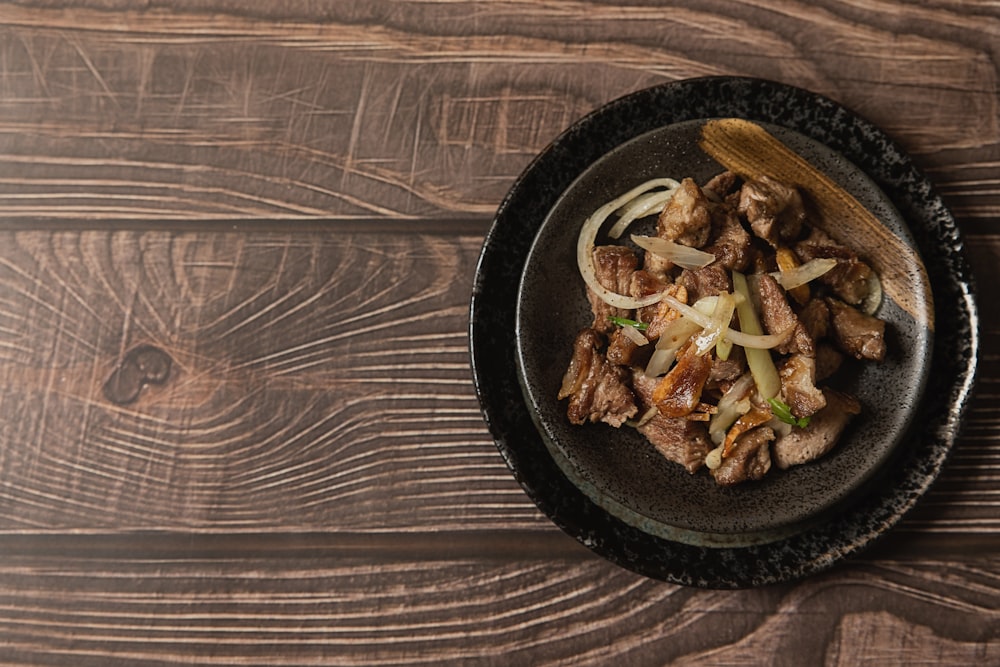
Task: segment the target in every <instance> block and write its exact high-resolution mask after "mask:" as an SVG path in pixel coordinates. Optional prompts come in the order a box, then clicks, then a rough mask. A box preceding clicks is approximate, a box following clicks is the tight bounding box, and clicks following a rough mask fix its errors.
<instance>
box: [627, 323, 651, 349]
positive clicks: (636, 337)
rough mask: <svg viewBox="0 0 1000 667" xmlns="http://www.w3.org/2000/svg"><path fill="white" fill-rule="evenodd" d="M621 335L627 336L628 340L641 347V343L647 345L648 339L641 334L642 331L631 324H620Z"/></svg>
mask: <svg viewBox="0 0 1000 667" xmlns="http://www.w3.org/2000/svg"><path fill="white" fill-rule="evenodd" d="M622 335H623V336H625V337H626V338H628V339H629V340H630V341H632V342H633V343H635V344H636V345H638V346H639V347H642V346H643V345H649V339H648V338H646V337H645V336H643V335H642V332H641V331H639V330H638V329H636V328H635V327H634V326H632V325H631V324H625V325H623V326H622Z"/></svg>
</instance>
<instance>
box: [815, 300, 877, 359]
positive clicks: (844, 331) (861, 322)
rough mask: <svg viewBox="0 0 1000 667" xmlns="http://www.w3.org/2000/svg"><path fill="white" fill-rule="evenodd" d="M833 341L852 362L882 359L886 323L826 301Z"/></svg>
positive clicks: (842, 305) (851, 307)
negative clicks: (849, 356)
mask: <svg viewBox="0 0 1000 667" xmlns="http://www.w3.org/2000/svg"><path fill="white" fill-rule="evenodd" d="M826 303H827V305H828V306H829V307H830V324H831V329H832V333H833V340H834V341H835V342H836V343H837V345H838V347H840V349H841V350H843V351H844V352H846V353H847V354H850V355H852V356H853V357H854V358H855V359H868V360H870V361H882V360H883V359H885V322H884V321H883V320H880V319H879V318H877V317H872V316H871V315H866V314H865V313H862V312H861V311H860V310H858V309H857V308H855V307H853V306H849V305H847V304H846V303H844V302H843V301H840V300H839V299H834V298H832V297H831V298H827V300H826Z"/></svg>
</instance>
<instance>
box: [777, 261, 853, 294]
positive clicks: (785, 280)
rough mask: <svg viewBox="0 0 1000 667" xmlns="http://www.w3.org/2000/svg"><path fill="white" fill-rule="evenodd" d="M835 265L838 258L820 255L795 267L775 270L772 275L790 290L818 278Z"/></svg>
mask: <svg viewBox="0 0 1000 667" xmlns="http://www.w3.org/2000/svg"><path fill="white" fill-rule="evenodd" d="M835 266H837V260H835V259H833V258H832V257H819V258H817V259H811V260H809V261H808V262H806V263H805V264H800V265H799V266H796V267H795V268H794V269H789V270H787V271H775V272H774V273H772V274H771V277H772V278H774V279H775V280H777V281H778V284H779V285H781V286H782V287H784V288H785V289H786V290H790V289H795V288H796V287H799V286H801V285H805V284H806V283H808V282H810V281H812V280H816V279H817V278H819V277H820V276H821V275H823V274H824V273H826V272H827V271H829V270H830V269H832V268H833V267H835Z"/></svg>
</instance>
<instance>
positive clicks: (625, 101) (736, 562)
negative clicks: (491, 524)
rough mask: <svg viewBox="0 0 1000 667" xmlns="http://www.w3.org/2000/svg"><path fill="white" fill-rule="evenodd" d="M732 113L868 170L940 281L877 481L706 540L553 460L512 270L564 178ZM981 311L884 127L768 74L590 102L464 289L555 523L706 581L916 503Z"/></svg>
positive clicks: (516, 445)
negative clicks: (611, 508) (771, 536)
mask: <svg viewBox="0 0 1000 667" xmlns="http://www.w3.org/2000/svg"><path fill="white" fill-rule="evenodd" d="M711 117H739V118H746V119H749V120H755V121H761V122H766V123H772V124H774V125H779V126H782V127H787V128H789V129H791V130H794V131H796V132H799V133H800V134H803V135H805V136H807V137H810V138H812V139H814V140H816V141H819V142H821V143H823V144H825V145H826V146H828V147H829V148H831V149H833V150H835V151H837V152H839V153H841V154H842V155H844V157H846V158H847V159H848V160H849V161H851V162H852V163H853V164H854V165H856V166H857V167H858V168H860V169H861V170H862V171H864V172H865V173H866V174H867V175H868V176H869V178H871V179H872V180H873V181H874V182H875V183H876V185H878V186H879V187H880V188H881V189H882V191H883V192H884V193H885V194H886V196H887V197H888V198H889V199H890V200H891V201H892V202H893V204H894V205H895V206H896V208H897V209H898V210H899V212H900V213H901V214H902V216H903V217H904V218H905V219H906V220H907V221H908V223H909V225H910V230H911V232H912V234H913V237H914V240H915V241H916V244H917V247H918V249H919V251H920V253H921V255H922V256H923V258H924V262H925V265H926V268H927V271H928V274H929V276H930V280H931V286H932V289H933V291H934V295H935V320H936V323H937V325H936V331H935V336H934V347H933V354H932V360H931V370H930V376H931V377H932V378H933V381H932V382H933V385H934V388H935V390H934V391H929V392H926V393H925V395H924V397H923V400H922V402H921V409H920V410H919V411H918V414H919V415H920V419H921V423H920V424H918V425H915V426H918V428H913V429H911V434H910V435H909V436H908V437H907V439H906V441H905V442H904V443H902V446H900V447H899V451H898V455H897V456H896V457H895V458H894V459H893V460H892V461H891V463H890V464H889V465H888V466H887V468H886V470H884V471H883V474H882V477H881V478H880V483H879V484H878V485H875V486H874V487H873V488H872V489H871V490H870V491H869V492H868V493H867V494H866V495H865V496H864V497H863V498H859V499H858V501H857V502H856V503H854V504H853V505H851V506H850V507H849V508H848V509H846V510H845V511H842V512H839V513H837V514H835V515H833V516H830V517H827V518H826V519H825V520H824V521H822V522H820V523H818V524H815V525H812V526H809V527H807V528H805V529H803V530H802V531H801V532H799V533H796V534H794V535H790V536H788V537H786V538H783V539H780V540H777V541H774V542H768V543H765V544H759V545H751V546H741V547H704V546H693V545H687V544H682V543H678V542H673V541H670V540H667V539H664V538H661V537H657V536H654V535H651V534H649V533H646V532H643V531H642V530H640V529H638V528H635V527H633V526H630V525H628V524H627V523H625V522H623V521H621V520H620V519H617V518H615V517H614V516H611V515H610V514H609V513H608V512H606V511H605V510H604V509H602V508H601V507H599V506H598V505H596V504H595V503H594V502H593V501H591V500H590V499H589V498H588V497H587V496H586V495H585V494H584V493H583V492H582V491H581V490H580V489H578V488H577V487H576V486H574V485H573V483H572V482H570V481H569V480H568V479H567V478H566V477H565V475H563V473H562V472H561V470H560V469H559V467H558V466H557V464H556V463H555V461H554V460H553V459H552V457H551V455H550V452H549V450H548V448H547V447H546V446H545V444H544V442H543V441H542V438H541V435H540V434H539V432H538V431H537V429H536V427H535V424H534V422H533V420H532V417H531V415H530V414H529V411H528V409H527V406H526V405H525V402H524V399H523V397H522V394H521V388H520V384H519V380H518V376H517V371H516V362H515V346H514V341H513V339H514V330H515V313H516V307H517V290H518V284H519V278H520V274H521V271H522V269H523V266H524V262H525V260H526V258H527V255H528V251H529V249H530V246H531V243H532V241H533V239H534V236H535V233H536V232H537V230H538V228H539V226H540V225H541V223H542V221H543V220H544V219H545V216H546V215H547V213H548V211H549V210H550V209H551V207H552V206H553V205H554V203H555V201H556V200H557V199H558V197H559V196H560V195H561V194H562V192H563V191H565V189H566V188H567V187H568V186H569V185H570V183H572V182H573V180H574V179H575V178H576V177H577V176H578V175H579V174H580V173H582V172H583V171H584V170H585V169H586V168H587V167H588V166H589V165H591V164H592V163H594V162H595V161H596V160H597V159H599V158H600V157H601V156H602V155H603V154H604V153H606V152H607V151H609V150H611V149H613V148H615V147H616V146H618V145H620V144H621V143H624V142H625V141H628V140H629V139H632V138H634V137H636V136H638V135H640V134H643V133H645V132H648V131H650V130H653V129H656V128H658V127H663V126H666V125H669V124H672V123H677V122H681V121H686V120H695V119H699V118H711ZM978 330H979V323H978V311H977V307H976V303H975V290H974V286H973V283H972V275H971V270H970V268H969V266H968V263H967V260H966V258H965V252H964V243H963V240H962V237H961V234H960V232H959V229H958V226H957V224H956V222H955V220H954V218H953V216H952V215H951V213H950V211H948V209H947V207H946V206H945V204H944V202H943V201H942V200H941V198H940V197H939V196H938V195H937V194H936V192H935V191H934V188H933V186H932V185H931V184H930V182H929V181H928V180H927V179H926V178H925V177H924V176H923V174H922V173H921V172H920V171H919V170H918V169H917V167H916V166H915V165H914V164H913V162H912V160H911V159H910V158H909V157H908V156H907V155H906V154H905V153H904V152H903V151H902V150H901V149H900V148H899V147H898V146H897V145H896V144H895V143H894V142H893V141H891V140H890V139H889V138H888V137H887V136H886V135H885V134H884V133H883V132H882V131H881V130H879V129H878V128H877V127H875V126H874V125H872V124H871V123H869V122H868V121H866V120H864V119H862V118H861V117H859V116H858V115H856V114H855V113H853V112H851V111H849V110H848V109H846V108H845V107H843V106H841V105H840V104H838V103H836V102H834V101H833V100H831V99H829V98H826V97H824V96H821V95H818V94H816V93H812V92H810V91H807V90H804V89H801V88H796V87H793V86H788V85H785V84H782V83H778V82H774V81H768V80H763V79H752V78H745V77H705V78H699V79H688V80H683V81H676V82H672V83H667V84H663V85H660V86H655V87H652V88H647V89H644V90H640V91H637V92H635V93H632V94H629V95H626V96H625V97H622V98H619V99H618V100H615V101H612V102H610V103H608V104H607V105H605V106H602V107H601V108H599V109H597V110H596V111H594V112H592V113H591V114H589V115H587V116H585V117H584V118H582V119H581V120H579V121H578V122H576V123H575V124H574V125H572V126H571V127H570V128H569V129H567V130H566V131H565V132H563V133H562V134H561V135H560V136H559V137H558V138H556V139H555V140H554V141H553V142H552V143H551V144H550V145H549V146H548V147H547V148H546V149H545V150H543V151H542V152H541V153H540V154H539V155H538V156H537V157H536V158H535V159H534V160H533V161H532V162H531V164H530V165H529V166H528V167H527V168H526V169H525V171H524V172H523V173H522V174H521V175H520V177H519V178H518V179H517V180H516V181H515V183H514V185H513V187H512V188H511V190H510V192H509V193H508V195H507V197H506V198H505V199H504V200H503V202H502V203H501V205H500V207H499V208H498V211H497V214H496V216H495V218H494V221H493V225H492V226H491V228H490V231H489V233H488V234H487V236H486V239H485V241H484V243H483V247H482V252H481V254H480V257H479V262H478V265H477V269H476V275H475V280H474V284H473V291H472V299H471V303H470V319H469V348H470V357H471V363H472V372H473V379H474V383H475V387H476V392H477V396H478V398H479V401H480V405H481V408H482V413H483V418H484V420H485V421H486V424H487V426H488V427H489V429H490V431H491V433H492V435H493V438H494V441H495V443H496V446H497V448H498V450H499V452H500V454H501V456H502V457H503V458H504V460H505V461H506V463H507V465H508V467H509V468H510V470H511V471H512V473H513V475H514V477H515V479H516V480H517V481H518V483H519V484H520V485H521V486H522V488H523V489H524V490H525V492H526V493H527V495H528V496H529V497H530V498H531V499H532V500H533V501H534V502H535V504H536V505H537V506H538V507H539V509H541V510H542V512H544V513H545V514H546V515H547V516H548V517H549V518H550V519H551V520H552V521H553V522H554V523H555V524H556V525H557V526H559V527H560V528H561V529H562V530H563V531H565V532H566V533H568V534H569V535H571V536H573V537H574V538H576V539H577V540H578V541H579V542H581V543H582V544H584V545H585V546H587V547H589V548H590V549H592V550H593V551H594V552H596V553H598V554H600V555H601V556H603V557H605V558H607V559H608V560H610V561H612V562H614V563H617V564H618V565H620V566H622V567H625V568H628V569H630V570H633V571H635V572H637V573H640V574H643V575H645V576H649V577H653V578H656V579H661V580H665V581H669V582H672V583H678V584H684V585H691V586H701V587H710V588H742V587H750V586H759V585H765V584H773V583H778V582H782V581H789V580H794V579H798V578H801V577H804V576H808V575H810V574H814V573H816V572H819V571H822V570H824V569H826V568H829V567H831V566H832V565H833V564H835V563H836V562H838V561H840V560H841V559H843V558H845V557H847V556H849V555H852V554H855V553H857V552H859V551H861V550H862V549H864V548H866V547H868V546H870V545H871V544H872V543H873V542H874V541H875V540H876V539H877V538H878V537H879V536H881V535H882V534H884V533H885V532H886V531H887V530H888V529H889V528H891V527H892V526H894V525H895V524H896V523H898V522H899V520H900V519H901V518H902V517H903V516H904V515H905V514H906V513H907V512H908V511H909V510H910V509H911V508H912V507H913V506H914V505H915V504H916V503H917V501H918V500H919V499H920V497H921V496H923V494H924V493H925V492H926V491H927V489H928V488H929V487H930V485H931V484H932V483H933V482H934V480H935V479H936V478H937V476H938V475H939V473H940V471H941V469H942V466H943V465H944V463H945V461H946V459H947V457H948V453H949V451H950V450H951V448H952V446H953V445H954V443H955V440H956V438H957V437H958V433H959V430H960V428H961V424H962V420H963V417H964V414H965V410H966V408H967V405H968V401H969V398H970V395H971V392H972V386H973V383H974V379H975V374H976V367H977V362H978V350H979V333H978Z"/></svg>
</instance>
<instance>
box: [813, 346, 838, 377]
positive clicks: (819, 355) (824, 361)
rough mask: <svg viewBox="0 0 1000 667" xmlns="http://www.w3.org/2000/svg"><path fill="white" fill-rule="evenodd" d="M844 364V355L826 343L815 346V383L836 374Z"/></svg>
mask: <svg viewBox="0 0 1000 667" xmlns="http://www.w3.org/2000/svg"><path fill="white" fill-rule="evenodd" d="M843 363H844V353H843V352H841V351H840V350H838V349H837V348H835V347H834V346H833V345H831V344H830V343H827V342H822V343H817V344H816V382H822V381H823V380H825V379H827V378H828V377H830V376H831V375H833V374H834V373H836V372H837V371H838V370H839V369H840V366H841V364H843Z"/></svg>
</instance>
